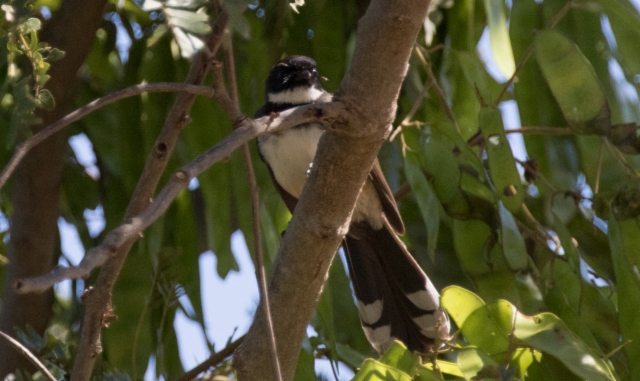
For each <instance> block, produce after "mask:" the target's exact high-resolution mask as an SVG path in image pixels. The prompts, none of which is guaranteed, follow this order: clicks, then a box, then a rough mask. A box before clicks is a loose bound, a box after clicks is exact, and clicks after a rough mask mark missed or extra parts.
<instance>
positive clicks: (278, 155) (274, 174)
mask: <svg viewBox="0 0 640 381" xmlns="http://www.w3.org/2000/svg"><path fill="white" fill-rule="evenodd" d="M320 79H322V77H320V75H319V74H318V71H317V68H316V62H315V61H314V60H313V59H312V58H310V57H306V56H300V55H294V56H289V57H287V58H285V59H283V60H281V61H280V62H278V63H277V64H276V65H275V66H274V67H273V68H272V69H271V71H270V72H269V75H268V77H267V80H266V86H265V98H266V99H265V104H264V105H263V106H262V107H261V108H260V109H259V110H258V111H257V112H256V114H255V117H256V118H260V117H263V116H268V115H271V113H275V112H281V111H284V110H287V109H290V108H294V107H298V106H302V105H306V104H312V103H323V102H331V101H332V98H333V96H332V94H330V93H328V92H327V91H325V90H324V89H323V87H322V85H321V83H320ZM323 133H324V129H323V128H322V125H321V124H319V123H305V124H301V125H297V126H294V127H292V128H290V129H288V130H285V131H281V132H274V133H267V134H264V135H261V136H259V137H258V139H257V144H258V152H259V156H260V158H261V159H262V161H263V162H264V163H265V164H266V166H267V168H268V171H269V175H270V177H271V180H272V182H273V184H274V186H275V188H276V190H277V191H278V193H279V194H280V197H281V198H282V200H283V201H284V203H285V205H286V206H287V208H288V209H289V211H290V212H291V213H293V212H294V210H295V208H296V204H297V202H298V199H299V198H300V196H301V194H302V189H303V187H304V185H305V182H306V179H307V176H308V174H309V171H310V168H311V166H312V164H313V160H314V157H315V155H316V149H317V146H318V142H319V140H320V138H321V137H322V134H323ZM402 234H404V223H403V221H402V218H401V216H400V212H399V211H398V208H397V205H396V203H395V199H394V197H393V193H392V192H391V189H390V188H389V185H388V184H387V181H386V180H385V177H384V174H383V172H382V169H381V167H380V163H379V161H378V159H377V158H376V160H375V162H374V164H373V167H372V169H371V172H370V173H369V176H368V177H367V179H366V181H365V183H364V185H363V186H362V189H361V191H360V193H359V195H358V199H357V202H356V206H355V208H354V212H353V214H352V218H351V223H350V226H349V231H348V233H347V234H346V236H345V238H344V240H343V243H342V246H343V248H344V251H345V256H346V258H347V264H348V268H349V275H350V277H351V282H352V286H353V290H354V293H355V296H356V299H357V309H358V313H359V316H360V322H361V325H362V327H363V330H364V333H365V336H366V337H367V339H368V340H369V342H370V343H371V344H372V346H373V347H374V348H375V349H376V350H377V351H378V352H379V353H381V354H382V353H383V352H384V351H385V350H387V349H388V348H389V347H390V346H391V345H392V344H393V342H394V341H395V340H400V341H401V342H403V343H404V344H405V346H406V347H407V348H408V349H409V350H411V351H416V352H419V353H432V352H433V351H434V350H437V349H438V348H434V345H435V343H436V342H439V343H443V342H444V341H445V340H447V339H448V338H449V330H450V323H449V317H448V315H447V314H446V312H445V311H444V309H443V308H442V307H441V306H440V295H439V293H438V291H437V290H436V288H435V287H434V285H433V284H432V283H431V281H430V280H429V278H428V277H427V275H426V274H425V273H424V271H423V270H422V269H421V268H420V266H419V265H418V263H417V262H416V261H415V259H414V258H413V256H412V255H411V254H410V253H409V251H408V250H407V248H406V246H405V245H404V243H403V242H402V241H401V240H400V238H399V235H402Z"/></svg>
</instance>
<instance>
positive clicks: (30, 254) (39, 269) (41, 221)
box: [0, 0, 107, 379]
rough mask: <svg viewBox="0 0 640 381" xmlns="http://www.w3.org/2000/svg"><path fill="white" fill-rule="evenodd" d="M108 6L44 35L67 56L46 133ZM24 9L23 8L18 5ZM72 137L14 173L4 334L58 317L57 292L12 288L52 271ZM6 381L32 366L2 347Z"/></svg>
mask: <svg viewBox="0 0 640 381" xmlns="http://www.w3.org/2000/svg"><path fill="white" fill-rule="evenodd" d="M106 3H107V1H106V0H65V1H62V2H61V6H60V9H59V10H57V11H56V12H54V13H53V15H52V17H51V19H50V20H48V21H46V22H44V23H43V28H42V30H41V31H40V32H39V33H38V35H39V37H40V40H41V41H43V42H47V43H48V44H49V45H50V46H52V47H55V48H58V49H60V50H62V51H64V52H65V53H66V54H65V56H64V58H62V59H61V60H60V61H56V62H53V63H52V64H51V67H50V69H49V71H48V72H47V74H48V75H50V76H51V78H50V79H49V81H48V82H47V84H46V88H47V89H48V90H49V91H50V92H51V94H52V95H53V97H54V98H55V101H56V107H55V109H54V110H53V111H44V110H42V109H37V110H36V115H37V116H38V117H39V118H41V119H42V124H41V125H35V126H32V127H31V131H32V132H33V133H36V132H37V131H39V130H40V129H41V128H42V127H44V126H46V125H48V124H50V123H52V122H54V121H56V120H58V119H60V118H62V117H63V116H64V115H65V114H66V113H67V112H68V111H69V110H70V107H71V106H72V105H73V99H74V97H75V96H76V89H77V83H78V69H79V68H80V66H81V65H82V63H83V62H84V60H85V58H86V57H87V54H88V53H89V51H90V49H91V46H93V42H94V40H95V37H96V30H98V28H99V27H100V26H101V25H102V23H103V22H104V21H103V12H104V7H105V4H106ZM14 5H18V3H14ZM66 143H67V136H66V134H64V133H60V134H56V135H55V136H53V137H51V138H50V139H49V140H48V141H47V142H46V143H45V144H40V145H39V146H38V147H36V149H34V150H32V151H31V152H29V154H28V155H26V157H25V158H24V160H22V163H21V164H20V165H19V166H18V168H17V169H16V171H15V173H14V177H13V184H12V187H11V188H12V189H11V205H12V206H13V210H12V212H11V216H10V218H11V222H10V226H11V234H10V235H9V240H10V242H9V244H8V245H7V258H8V260H9V263H8V264H7V266H6V267H5V268H4V269H3V270H4V276H3V280H2V282H3V284H2V306H3V308H2V309H0V330H2V331H4V332H13V331H14V329H15V327H21V328H24V327H26V326H27V325H31V326H32V327H33V328H34V329H35V331H36V332H38V333H39V334H43V333H44V331H45V329H46V327H47V325H48V324H49V320H50V318H51V316H52V310H51V306H52V304H53V301H54V296H53V292H49V293H45V294H41V295H19V294H16V293H15V292H14V290H13V287H12V284H13V282H14V280H15V279H17V278H24V277H31V276H37V275H41V274H45V273H47V272H49V271H51V268H52V267H53V266H54V248H55V247H56V242H57V240H58V239H59V234H58V217H59V215H60V210H59V207H60V184H61V182H62V172H63V168H64V163H65V161H64V158H65V155H66V153H67V151H66V148H67V146H66ZM0 353H2V356H0V379H4V378H5V376H6V375H7V374H8V373H11V372H14V371H15V370H16V369H24V370H26V371H30V370H31V369H33V368H32V366H31V364H30V363H29V362H28V361H26V359H24V358H23V357H22V356H20V355H19V354H18V353H16V352H15V351H13V350H12V349H11V348H10V347H8V344H7V343H6V342H3V341H0Z"/></svg>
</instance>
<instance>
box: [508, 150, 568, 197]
mask: <svg viewBox="0 0 640 381" xmlns="http://www.w3.org/2000/svg"><path fill="white" fill-rule="evenodd" d="M514 159H515V161H516V162H517V163H518V164H520V165H521V166H522V167H523V168H524V169H525V170H527V171H529V172H531V173H534V174H535V176H536V178H537V179H538V178H539V179H541V180H542V182H544V183H545V184H546V185H547V186H548V187H549V189H551V191H552V192H554V193H558V189H556V187H555V186H553V184H551V182H550V181H549V180H547V178H546V177H544V175H543V174H542V173H541V172H540V171H538V170H537V169H536V168H535V167H534V166H532V165H531V164H529V163H528V162H527V161H526V160H520V159H516V158H514Z"/></svg>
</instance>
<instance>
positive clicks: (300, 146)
mask: <svg viewBox="0 0 640 381" xmlns="http://www.w3.org/2000/svg"><path fill="white" fill-rule="evenodd" d="M323 133H324V130H323V129H322V128H321V127H320V126H319V125H317V124H310V125H308V126H304V127H296V128H290V129H288V130H286V131H284V132H283V133H280V134H267V135H262V136H260V137H259V138H258V141H259V142H260V146H259V147H260V153H261V154H262V156H263V157H264V158H265V160H266V162H267V163H269V166H270V167H271V170H272V171H273V175H274V176H275V178H276V181H278V184H280V186H281V187H282V188H284V190H286V191H287V192H288V193H289V194H291V195H292V196H293V197H296V198H300V195H301V194H302V188H304V183H305V181H306V180H307V170H309V166H310V165H311V163H312V162H313V158H314V157H315V155H316V150H317V148H318V141H320V137H321V136H322V134H323Z"/></svg>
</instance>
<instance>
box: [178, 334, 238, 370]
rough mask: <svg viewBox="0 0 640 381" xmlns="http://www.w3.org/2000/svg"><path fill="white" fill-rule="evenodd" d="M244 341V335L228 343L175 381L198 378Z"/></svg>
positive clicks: (229, 354)
mask: <svg viewBox="0 0 640 381" xmlns="http://www.w3.org/2000/svg"><path fill="white" fill-rule="evenodd" d="M243 341H244V336H242V337H240V338H238V339H237V340H236V341H234V342H233V343H230V344H227V346H226V347H225V348H224V349H222V350H221V351H220V352H217V353H214V354H212V355H211V356H210V357H209V358H208V359H206V360H204V361H203V362H202V363H200V364H198V365H196V367H195V368H193V369H191V370H190V371H188V372H186V373H185V374H183V375H182V376H180V377H178V378H176V379H175V380H173V381H190V380H193V379H194V378H196V376H198V375H199V374H200V373H202V372H204V371H206V370H207V369H209V368H211V367H212V366H216V365H218V364H220V363H221V362H222V361H223V360H224V359H226V358H227V357H229V356H231V355H232V354H233V352H234V351H235V350H236V349H237V348H238V347H239V346H240V344H242V342H243Z"/></svg>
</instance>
